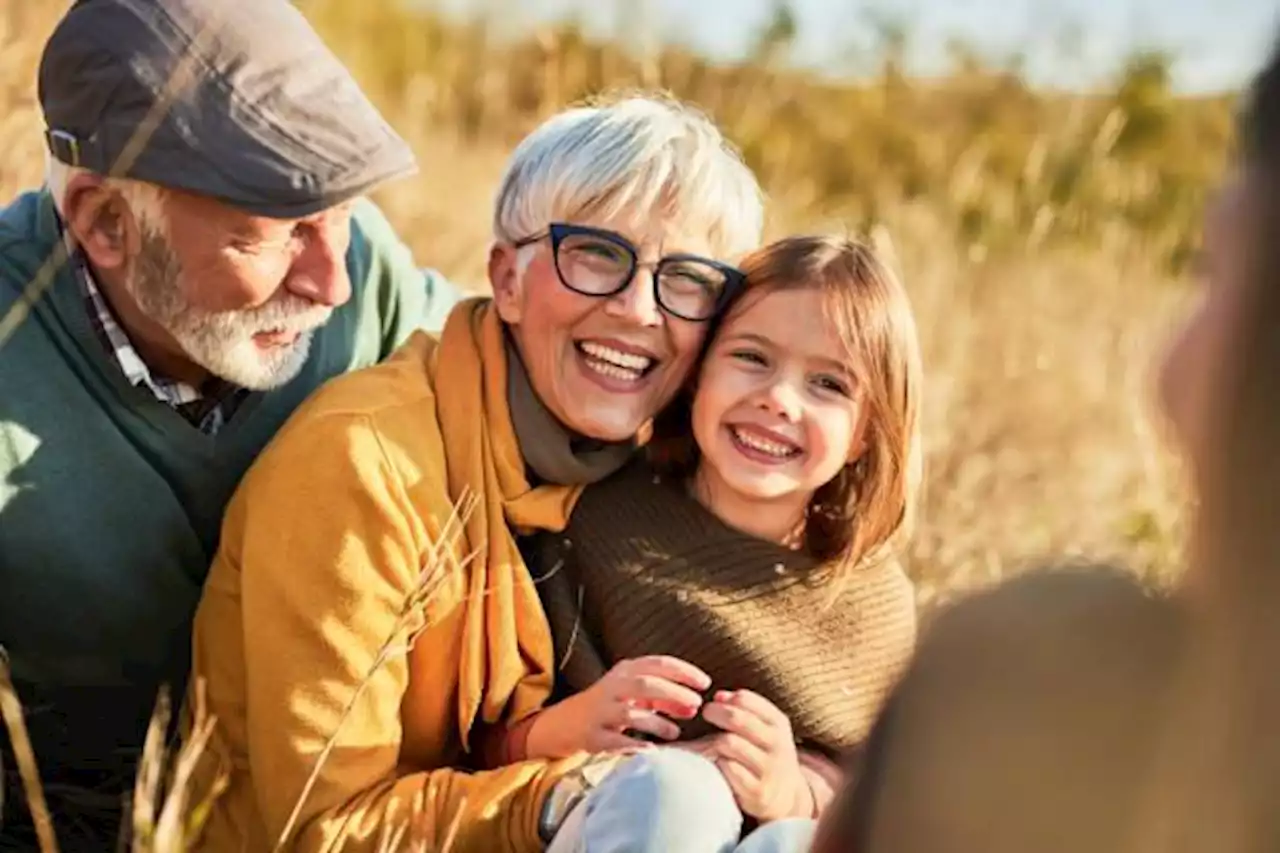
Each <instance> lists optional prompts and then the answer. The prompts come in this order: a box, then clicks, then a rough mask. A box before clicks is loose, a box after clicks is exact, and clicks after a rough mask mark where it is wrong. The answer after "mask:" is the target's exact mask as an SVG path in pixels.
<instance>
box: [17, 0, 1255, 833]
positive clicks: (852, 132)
mask: <svg viewBox="0 0 1280 853" xmlns="http://www.w3.org/2000/svg"><path fill="white" fill-rule="evenodd" d="M66 5H67V4H66V2H65V0H22V2H10V3H4V4H0V146H3V150H4V151H5V153H6V156H5V157H4V158H0V190H2V191H3V194H4V195H5V196H6V197H7V196H8V195H11V194H13V193H16V192H17V191H19V190H20V189H22V188H25V187H29V186H33V185H35V184H37V183H38V182H39V181H40V179H41V170H42V159H43V154H42V143H41V138H40V129H41V123H40V117H39V110H38V105H37V103H36V96H35V68H36V63H37V60H38V56H39V51H40V49H41V47H42V44H43V41H44V38H45V37H46V35H47V34H48V32H49V31H50V29H51V28H52V26H53V23H54V21H55V20H56V17H57V15H58V14H59V13H60V12H61V10H62V9H63V8H65V6H66ZM300 5H301V7H302V8H303V10H304V12H305V13H306V14H307V15H308V16H309V17H310V18H311V19H312V20H313V21H314V22H315V24H316V26H317V28H318V29H319V30H320V31H321V32H322V34H324V35H325V36H326V38H327V39H328V40H329V41H330V44H331V45H332V46H333V47H334V49H335V50H336V51H337V52H338V53H339V55H340V56H341V57H343V59H344V60H346V61H347V62H348V64H349V65H350V67H351V68H352V70H353V71H354V72H355V74H356V75H357V77H358V78H359V79H360V80H361V82H362V83H363V84H364V86H365V87H366V89H367V91H368V92H369V93H370V95H371V96H372V97H373V98H374V99H375V101H376V102H377V103H378V104H379V105H380V106H381V107H382V108H383V109H384V111H385V113H386V115H387V116H388V118H389V119H390V120H391V121H392V123H393V124H394V125H395V126H396V127H397V128H398V129H399V130H400V132H401V133H402V134H403V135H404V136H405V137H406V138H407V139H408V140H409V141H410V142H411V143H412V145H413V146H414V148H415V149H416V151H417V152H418V154H419V157H420V160H421V165H422V170H421V173H420V174H419V176H417V177H416V178H413V179H410V180H407V181H404V182H401V183H399V184H397V185H395V186H391V187H387V188H386V189H384V190H382V191H380V192H379V193H378V200H379V202H380V203H381V204H382V205H383V206H384V209H385V210H386V211H387V212H388V214H389V216H390V217H391V218H392V220H393V221H394V222H395V223H396V224H397V225H398V227H399V228H400V230H401V233H402V235H403V236H404V238H405V239H406V241H407V242H408V243H409V244H410V245H411V247H412V248H413V249H414V250H415V252H416V253H417V256H418V258H419V260H420V262H422V263H423V264H425V265H431V266H435V267H438V268H440V269H441V270H443V271H444V272H445V273H446V274H448V275H450V276H451V277H453V278H454V279H455V280H457V281H458V282H459V283H461V284H463V285H464V286H465V287H468V288H472V289H477V290H478V289H483V287H484V260H485V249H486V245H487V240H488V237H489V230H488V229H489V215H490V202H491V198H492V192H493V189H494V187H495V185H496V181H497V177H498V175H499V172H500V170H501V168H502V165H503V161H504V158H505V156H506V155H507V153H508V151H509V150H510V146H511V145H512V143H513V142H514V141H515V140H516V139H518V138H519V136H520V135H521V134H523V133H524V132H526V131H527V130H528V129H529V128H530V127H532V126H533V125H534V124H535V123H536V122H537V121H539V120H540V119H542V118H543V117H545V116H547V115H549V114H550V113H551V112H553V111H555V110H557V109H559V108H561V107H563V106H564V105H566V104H568V103H570V102H572V101H574V100H575V99H578V98H580V97H581V96H584V95H588V94H591V93H593V92H597V91H601V90H604V89H608V88H617V87H634V86H650V87H660V88H664V89H667V90H670V91H672V92H674V93H675V94H677V95H678V96H681V97H684V98H687V99H689V100H691V101H693V102H695V103H697V104H699V105H701V106H702V107H704V108H705V109H706V110H707V111H708V112H709V113H711V114H712V115H713V116H714V117H715V118H716V119H717V121H719V122H720V124H721V125H722V127H723V128H724V129H725V131H726V133H727V134H728V135H729V136H730V137H731V138H732V139H733V140H734V141H735V142H736V143H737V144H738V145H740V146H741V148H742V149H743V151H744V153H745V155H746V156H747V158H748V160H749V162H750V163H751V165H752V166H753V168H755V169H756V171H757V173H758V174H759V175H760V177H761V180H762V182H763V183H764V185H765V186H766V189H767V190H768V191H769V193H770V195H771V202H770V204H771V221H770V224H769V231H770V233H771V234H772V235H777V234H781V233H785V232H792V231H800V230H816V229H834V230H840V231H846V230H865V229H870V228H872V227H875V228H877V229H879V230H880V231H881V233H887V234H888V235H890V237H891V239H892V241H893V244H894V247H895V252H896V255H897V258H898V259H899V262H900V265H901V267H902V272H903V274H904V277H905V279H906V282H907V285H908V288H909V290H910V291H911V294H912V298H913V302H914V305H915V308H916V311H917V315H918V319H919V323H920V326H921V337H922V341H923V346H924V351H925V352H924V356H925V365H926V369H927V377H928V378H927V387H926V417H925V434H926V443H927V462H928V485H927V489H926V492H925V495H924V497H923V505H922V512H921V517H920V526H919V529H918V533H917V536H916V538H915V540H914V542H913V544H912V546H911V548H910V552H909V554H908V555H907V561H906V562H907V566H908V569H909V570H910V572H911V573H912V574H913V576H914V577H915V578H916V580H917V582H918V583H919V587H920V594H921V599H922V602H924V603H929V602H936V601H937V600H940V599H941V598H943V597H946V596H947V595H949V594H951V593H953V592H954V591H957V590H960V589H964V588H966V587H969V586H972V585H974V584H980V583H984V582H987V581H989V580H993V579H997V578H999V577H1001V576H1003V575H1005V574H1007V573H1009V572H1013V571H1018V570H1020V569H1021V568H1023V567H1025V566H1027V565H1031V564H1033V563H1034V562H1035V561H1036V560H1037V559H1039V558H1041V557H1047V556H1050V555H1052V556H1054V557H1056V558H1061V557H1062V556H1063V555H1071V554H1079V555H1081V556H1088V557H1091V558H1094V559H1098V560H1109V561H1116V562H1123V563H1125V564H1127V565H1129V566H1131V567H1133V569H1134V570H1135V571H1137V572H1139V573H1140V574H1142V575H1144V576H1145V577H1147V578H1149V579H1151V580H1153V581H1161V580H1164V579H1167V578H1168V576H1169V574H1170V573H1171V572H1172V571H1174V570H1175V568H1176V565H1177V559H1176V558H1177V554H1178V552H1179V549H1180V545H1181V538H1182V529H1183V522H1182V520H1183V518H1184V515H1185V509H1186V504H1187V500H1186V496H1185V492H1184V489H1183V487H1182V484H1181V481H1180V477H1179V471H1178V470H1177V466H1176V464H1175V463H1174V461H1173V460H1172V459H1171V458H1170V454H1169V453H1168V452H1166V450H1165V449H1164V446H1163V444H1162V442H1161V440H1160V434H1159V433H1160V429H1159V423H1158V420H1157V419H1156V418H1155V417H1154V416H1153V412H1152V407H1151V402H1152V401H1151V394H1150V383H1149V367H1150V365H1151V363H1152V359H1153V358H1154V356H1155V354H1156V353H1157V352H1158V348H1159V344H1160V341H1161V338H1162V336H1163V335H1164V334H1165V333H1166V332H1167V331H1168V329H1169V326H1170V323H1171V322H1172V321H1173V319H1174V318H1175V317H1176V316H1177V315H1178V313H1179V312H1180V311H1181V310H1182V309H1183V308H1184V307H1185V304H1186V302H1187V300H1188V298H1189V296H1190V292H1191V290H1190V288H1189V287H1188V286H1187V284H1186V282H1185V281H1184V280H1183V278H1182V277H1183V276H1184V274H1185V270H1186V267H1187V262H1188V260H1189V259H1190V258H1191V257H1192V255H1193V254H1194V251H1195V247H1196V244H1197V240H1198V234H1199V218H1200V211H1201V208H1202V206H1203V204H1204V202H1205V199H1206V198H1207V196H1208V193H1209V192H1210V191H1211V189H1212V185H1213V182H1214V181H1215V179H1216V176H1217V175H1218V173H1219V171H1220V170H1221V169H1222V167H1223V164H1224V163H1225V162H1226V158H1227V157H1228V156H1229V155H1230V149H1231V133H1230V116H1231V109H1232V99H1231V98H1230V97H1204V98H1182V97H1177V96H1175V95H1174V94H1173V92H1172V91H1171V89H1170V85H1169V74H1168V71H1169V67H1168V64H1167V62H1166V60H1165V58H1164V57H1161V56H1160V55H1158V54H1152V53H1145V54H1135V55H1134V56H1133V57H1132V58H1131V59H1130V61H1128V62H1127V63H1126V64H1124V65H1123V66H1122V67H1120V68H1118V69H1117V73H1116V76H1115V83H1114V86H1112V87H1111V88H1110V89H1108V90H1106V91H1095V92H1091V93H1088V94H1071V93H1053V94H1050V93H1044V92H1039V91H1037V90H1035V89H1032V88H1030V87H1029V86H1028V85H1027V84H1026V83H1025V82H1024V81H1023V80H1022V78H1020V77H1019V76H1018V74H1017V73H1016V72H1015V71H1013V70H1010V69H1006V68H1000V67H997V66H993V65H990V64H986V63H984V62H983V61H981V60H980V59H979V58H977V56H976V55H975V54H973V53H972V52H966V51H958V52H957V55H956V64H955V68H954V70H953V73H951V74H950V75H949V76H947V77H945V78H943V79H939V80H931V81H928V82H922V81H919V80H914V79H912V78H911V77H909V76H908V75H907V74H906V72H905V70H904V66H903V63H902V53H901V44H900V42H898V41H896V40H894V39H892V38H890V39H887V40H886V41H885V42H884V44H883V45H882V46H881V47H882V49H881V52H880V54H879V55H878V57H877V61H878V67H879V70H878V72H877V73H876V74H874V75H872V76H871V77H870V78H867V79H863V80H860V81H858V82H857V83H853V82H848V83H837V82H832V81H829V80H821V79H818V78H816V77H815V76H814V75H812V74H807V73H802V72H799V71H795V70H788V68H787V67H785V66H784V65H782V64H781V63H780V62H779V60H778V57H779V56H780V55H783V54H785V51H786V48H787V46H788V43H787V38H788V34H787V29H786V27H775V28H773V29H771V30H769V31H767V32H764V33H762V37H761V39H760V43H759V46H758V49H757V50H756V51H755V52H754V54H753V55H752V57H751V58H750V60H749V61H745V62H742V63H737V64H725V63H720V64H716V63H712V62H709V61H707V60H706V59H704V58H701V57H699V56H697V55H695V54H692V53H690V52H687V51H683V50H678V49H664V48H657V49H654V48H650V49H647V50H644V51H638V50H635V49H632V48H630V47H629V46H627V45H626V44H623V43H621V42H619V41H613V40H593V39H592V38H589V37H588V35H587V34H586V33H585V32H584V31H583V30H582V29H580V28H579V27H577V26H575V25H573V24H562V25H554V26H545V27H541V28H538V29H534V30H530V31H529V32H527V33H526V34H525V35H524V36H523V37H521V38H517V39H514V40H512V39H505V40H502V39H499V38H498V35H497V29H496V28H495V27H494V26H493V19H487V20H484V19H481V20H477V21H473V22H464V23H460V22H457V21H450V20H446V19H444V18H442V17H440V16H438V15H435V14H431V13H430V12H429V11H423V8H424V7H423V4H418V7H417V8H418V11H416V12H415V11H413V10H412V9H411V8H410V7H409V6H408V5H406V4H404V3H400V2H397V0H363V2H360V3H355V2H350V0H301V2H300ZM0 686H2V685H0ZM3 692H4V691H0V693H3ZM179 763H180V762H179ZM154 780H155V776H154V773H151V775H145V774H144V778H141V779H140V782H139V784H140V785H141V786H143V788H142V789H140V790H143V789H145V790H147V791H153V792H154V791H157V790H159V788H157V787H156V786H155V785H154ZM161 787H163V786H161ZM162 813H163V806H162V805H156V806H155V808H154V809H153V811H152V814H154V815H161V814H162ZM157 819H159V818H157ZM173 820H176V818H171V819H170V823H168V824H165V825H166V826H172V821H173ZM143 829H144V835H145V827H143ZM152 837H154V833H153V834H152ZM139 849H144V848H139ZM145 849H155V850H159V849H166V850H171V849H180V847H162V846H153V847H150V848H145Z"/></svg>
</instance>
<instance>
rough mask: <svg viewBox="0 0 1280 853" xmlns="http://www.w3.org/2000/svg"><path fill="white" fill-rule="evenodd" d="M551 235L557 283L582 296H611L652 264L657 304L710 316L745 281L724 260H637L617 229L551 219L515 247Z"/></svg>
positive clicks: (684, 314) (688, 316) (681, 313)
mask: <svg viewBox="0 0 1280 853" xmlns="http://www.w3.org/2000/svg"><path fill="white" fill-rule="evenodd" d="M548 237H550V238H551V251H552V255H553V257H554V258H555V267H556V275H558V276H559V277H560V283H561V284H563V285H564V286H565V287H567V288H569V289H570V290H572V291H574V292H575V293H581V294H582V295H583V296H601V297H604V296H614V295H615V294H618V293H621V292H622V291H624V290H626V289H627V286H628V285H630V284H631V281H632V280H633V279H634V278H635V276H636V270H638V269H639V268H640V267H652V268H653V292H654V298H655V299H656V300H657V302H658V305H659V306H660V307H661V308H662V309H663V310H664V311H666V312H667V313H669V314H673V315H675V316H676V317H680V318H681V319H684V320H693V321H695V322H701V321H704V320H710V319H711V318H712V317H714V316H715V315H716V314H717V313H718V312H719V311H720V309H721V308H723V307H724V304H725V303H726V302H727V301H728V300H729V298H730V297H731V296H732V295H733V294H734V293H735V292H736V291H738V290H739V289H740V288H741V287H742V286H743V283H744V280H745V276H744V275H743V274H742V272H741V271H740V270H737V269H735V268H733V267H731V266H729V265H727V264H722V263H720V262H719V261H713V260H711V259H710V258H704V257H700V256H698V255H680V254H676V255H667V256H666V257H663V258H660V259H659V260H658V261H656V262H654V263H647V264H642V263H640V259H639V250H638V249H636V247H635V246H634V245H633V244H632V243H631V241H630V240H628V239H627V238H626V237H623V236H622V235H621V234H617V233H615V232H613V231H606V230H604V229H603V228H591V227H589V226H586V225H570V224H568V223H564V222H553V223H551V224H550V225H549V226H548V228H547V230H546V231H545V232H543V233H541V234H536V235H534V236H532V237H526V238H524V239H522V240H517V241H516V242H515V244H514V245H515V247H516V248H522V247H524V246H528V245H531V244H533V243H536V242H538V241H539V240H545V239H547V238H548Z"/></svg>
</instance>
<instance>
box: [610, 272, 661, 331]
mask: <svg viewBox="0 0 1280 853" xmlns="http://www.w3.org/2000/svg"><path fill="white" fill-rule="evenodd" d="M605 311H606V312H607V313H608V314H609V315H610V316H612V317H617V318H618V319H620V320H626V321H628V322H630V323H632V324H634V325H636V326H656V325H658V324H659V323H660V322H662V312H661V309H659V307H658V299H657V294H656V293H655V292H654V278H653V273H652V272H650V271H649V269H648V268H645V267H642V268H640V269H637V270H636V274H635V277H634V278H633V279H631V283H630V284H628V285H627V287H626V288H625V289H624V290H623V291H622V292H621V293H617V294H615V295H613V296H611V297H609V301H608V303H607V304H606V305H605Z"/></svg>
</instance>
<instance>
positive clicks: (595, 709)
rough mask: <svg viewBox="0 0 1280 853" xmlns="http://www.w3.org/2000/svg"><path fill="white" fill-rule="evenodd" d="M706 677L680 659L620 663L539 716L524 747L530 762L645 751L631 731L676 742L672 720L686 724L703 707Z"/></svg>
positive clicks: (676, 729) (676, 731)
mask: <svg viewBox="0 0 1280 853" xmlns="http://www.w3.org/2000/svg"><path fill="white" fill-rule="evenodd" d="M710 686H711V678H710V676H708V675H707V674H706V673H705V672H703V671H702V670H700V669H698V668H697V667H696V666H694V665H693V664H691V663H687V662H685V661H682V660H680V659H679V658H673V657H666V656H662V655H654V656H650V657H643V658H633V659H630V660H624V661H621V662H619V663H618V664H616V665H615V666H614V667H613V669H611V670H609V671H608V672H607V673H605V675H604V677H603V678H601V679H600V680H599V681H597V682H596V683H595V684H593V685H591V686H590V687H588V688H587V689H586V690H583V691H582V692H581V693H578V694H576V695H574V696H570V697H569V698H568V699H565V700H564V701H562V702H559V703H557V704H555V705H552V706H551V707H549V708H547V709H546V710H544V711H542V712H541V713H539V714H538V715H537V716H536V717H535V718H534V720H533V723H532V725H531V726H530V728H529V738H528V740H527V742H526V745H525V750H526V754H527V755H528V757H529V758H563V757H565V756H567V755H572V754H574V753H575V752H584V751H585V752H609V751H611V750H635V749H645V748H647V747H648V746H649V745H650V744H649V743H648V742H646V741H643V740H639V739H637V738H633V737H628V736H627V735H626V734H624V732H625V731H628V730H632V731H637V732H645V733H647V734H650V735H653V736H654V737H656V738H658V739H659V740H661V741H671V740H675V739H676V738H678V737H679V736H680V727H679V726H677V725H676V724H675V723H673V722H671V720H668V719H663V717H661V716H659V714H665V715H666V716H668V717H673V718H675V719H682V720H689V719H693V718H694V717H696V716H697V715H698V711H699V709H700V708H701V707H702V693H703V692H704V691H705V690H707V689H708V688H709V687H710Z"/></svg>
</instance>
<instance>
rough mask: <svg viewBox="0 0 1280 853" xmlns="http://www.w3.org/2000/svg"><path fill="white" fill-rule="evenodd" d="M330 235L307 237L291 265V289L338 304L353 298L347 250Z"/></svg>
mask: <svg viewBox="0 0 1280 853" xmlns="http://www.w3.org/2000/svg"><path fill="white" fill-rule="evenodd" d="M335 242H336V241H334V240H332V239H330V238H328V237H327V236H324V237H321V236H316V237H314V238H313V239H310V240H308V241H307V243H306V245H305V247H304V248H303V250H302V252H301V253H300V254H299V255H298V257H297V258H295V259H294V262H293V266H292V267H291V268H290V269H289V278H288V280H287V282H286V287H287V288H288V289H289V292H291V293H293V294H296V295H297V296H301V297H302V298H303V299H307V300H309V301H311V302H314V303H316V304H317V305H327V306H330V307H336V306H338V305H342V304H343V303H344V302H346V301H347V300H348V299H350V298H351V276H350V275H348V274H347V264H346V258H345V252H344V251H341V250H340V248H339V246H337V245H335Z"/></svg>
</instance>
